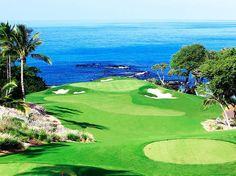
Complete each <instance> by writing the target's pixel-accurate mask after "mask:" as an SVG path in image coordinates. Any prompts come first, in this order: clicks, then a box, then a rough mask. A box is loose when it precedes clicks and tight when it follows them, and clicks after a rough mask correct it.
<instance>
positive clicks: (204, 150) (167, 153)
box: [144, 139, 236, 164]
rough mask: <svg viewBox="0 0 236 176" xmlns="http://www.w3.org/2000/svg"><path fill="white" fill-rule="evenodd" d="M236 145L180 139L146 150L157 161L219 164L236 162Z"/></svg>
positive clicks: (150, 145) (149, 146) (146, 153)
mask: <svg viewBox="0 0 236 176" xmlns="http://www.w3.org/2000/svg"><path fill="white" fill-rule="evenodd" d="M235 150H236V145H235V144H232V143H229V142H223V141H217V140H206V139H178V140H166V141H160V142H155V143H152V144H149V145H147V146H146V147H145V148H144V153H145V155H146V156H147V157H148V158H150V159H152V160H155V161H162V162H167V163H176V164H217V163H226V162H232V161H236V152H235Z"/></svg>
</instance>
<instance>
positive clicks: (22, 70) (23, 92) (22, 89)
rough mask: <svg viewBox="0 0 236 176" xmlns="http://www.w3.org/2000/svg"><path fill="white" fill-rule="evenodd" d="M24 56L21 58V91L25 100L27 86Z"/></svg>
mask: <svg viewBox="0 0 236 176" xmlns="http://www.w3.org/2000/svg"><path fill="white" fill-rule="evenodd" d="M24 60H25V59H24V58H21V68H20V74H21V77H20V81H21V92H22V99H23V101H25V86H24Z"/></svg>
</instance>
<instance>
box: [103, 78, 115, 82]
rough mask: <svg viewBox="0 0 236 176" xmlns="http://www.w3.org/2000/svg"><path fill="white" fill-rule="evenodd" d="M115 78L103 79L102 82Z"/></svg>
mask: <svg viewBox="0 0 236 176" xmlns="http://www.w3.org/2000/svg"><path fill="white" fill-rule="evenodd" d="M112 80H113V79H112V78H109V79H103V80H101V82H109V81H112Z"/></svg>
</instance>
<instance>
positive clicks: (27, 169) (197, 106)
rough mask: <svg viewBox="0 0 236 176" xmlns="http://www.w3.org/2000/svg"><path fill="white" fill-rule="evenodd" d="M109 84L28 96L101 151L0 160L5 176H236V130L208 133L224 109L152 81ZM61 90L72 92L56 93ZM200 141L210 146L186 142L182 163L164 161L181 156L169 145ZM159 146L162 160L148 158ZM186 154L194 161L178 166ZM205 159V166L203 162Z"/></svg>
mask: <svg viewBox="0 0 236 176" xmlns="http://www.w3.org/2000/svg"><path fill="white" fill-rule="evenodd" d="M103 80H107V81H105V82H104V81H102V82H101V81H93V82H88V83H74V84H67V85H62V86H57V87H54V88H50V89H47V90H45V91H42V92H37V93H33V94H30V95H28V96H27V101H29V102H33V103H38V104H40V105H42V106H44V107H45V108H46V109H47V111H48V113H50V114H52V115H53V116H55V117H57V118H58V119H60V121H61V122H62V124H63V125H65V126H66V127H68V128H71V129H78V130H82V131H86V132H90V133H92V134H93V135H94V137H95V139H96V142H95V143H90V144H86V143H77V142H72V143H56V144H48V145H42V146H37V147H30V148H29V149H27V150H26V151H24V152H20V153H16V154H11V155H5V156H0V175H1V176H22V175H27V176H28V175H40V176H44V175H45V176H51V175H52V176H54V175H71V176H74V175H78V176H111V175H133V176H134V175H135V176H137V175H139V176H140V175H143V176H205V175H207V176H208V175H209V176H214V175H215V174H216V173H217V176H221V175H222V176H223V175H227V176H235V175H236V170H235V168H236V162H235V161H234V159H235V155H236V150H233V149H234V145H233V144H236V133H235V130H230V131H222V132H214V133H209V132H207V131H205V130H204V128H203V127H202V125H201V122H203V121H205V120H206V119H210V118H217V117H219V116H220V115H221V109H220V107H218V106H217V105H214V106H212V107H210V108H209V109H205V108H204V107H203V105H202V104H203V98H202V97H197V96H194V95H187V94H182V93H179V92H176V91H172V90H168V89H165V88H163V87H160V86H156V85H153V84H151V83H149V82H146V81H141V80H136V79H131V78H119V77H113V78H109V79H106V78H104V79H103ZM149 88H157V89H159V90H161V92H163V93H170V94H172V95H173V97H176V99H153V98H148V97H145V95H147V89H149ZM60 89H66V90H69V91H68V93H66V94H61V95H58V94H55V93H54V91H57V90H60ZM82 91H83V93H81V94H75V92H82ZM195 138H201V139H209V140H204V141H202V142H199V141H196V140H191V141H189V140H186V141H184V142H183V141H181V142H179V147H178V150H177V151H176V154H175V155H174V156H175V157H176V160H177V161H176V160H175V162H171V161H166V160H164V159H168V158H169V160H170V159H172V158H171V156H172V155H171V153H169V152H167V151H166V150H164V149H168V150H172V151H171V152H174V151H175V150H174V149H176V145H177V144H173V145H170V143H168V144H167V145H165V144H166V143H165V141H166V140H170V142H171V139H182V140H184V139H195ZM153 141H163V143H162V144H163V145H162V146H160V147H161V148H162V149H163V150H162V152H161V154H160V155H159V153H158V150H155V147H154V148H153V149H152V150H151V153H149V155H150V156H149V158H148V157H147V156H145V154H144V147H145V146H146V145H147V144H150V145H151V143H152V142H153ZM224 141H229V142H230V143H228V142H224ZM172 142H174V141H172ZM187 144H188V145H187ZM199 150H200V152H199ZM184 151H185V152H188V155H187V156H186V157H183V158H182V159H183V160H182V161H179V160H178V159H181V158H180V156H182V155H183V152H184ZM206 151H207V153H204V152H206ZM191 152H192V153H191ZM196 152H198V154H201V155H197V154H196ZM204 154H205V157H204V159H206V160H203V159H202V155H204ZM229 154H231V155H230V156H229ZM151 157H161V158H158V159H162V160H163V161H159V160H158V161H155V160H157V159H155V158H152V159H150V158H151ZM170 162H171V163H170ZM180 162H182V163H181V164H177V163H180ZM191 162H192V164H191ZM194 162H195V163H194ZM196 162H197V163H196ZM200 162H201V165H200V164H198V163H200ZM207 163H208V164H207ZM209 163H210V164H209Z"/></svg>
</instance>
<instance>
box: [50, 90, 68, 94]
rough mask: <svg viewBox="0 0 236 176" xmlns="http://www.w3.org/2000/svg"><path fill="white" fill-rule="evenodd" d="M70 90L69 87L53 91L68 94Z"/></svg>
mask: <svg viewBox="0 0 236 176" xmlns="http://www.w3.org/2000/svg"><path fill="white" fill-rule="evenodd" d="M69 91H70V90H69V89H59V90H57V91H53V93H55V94H67V93H68V92H69Z"/></svg>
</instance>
